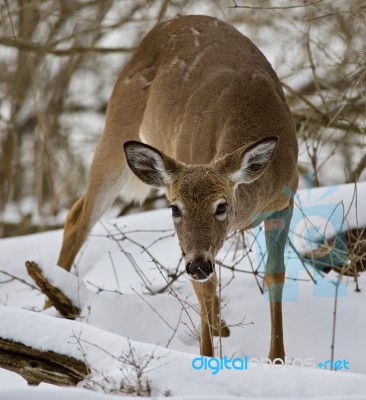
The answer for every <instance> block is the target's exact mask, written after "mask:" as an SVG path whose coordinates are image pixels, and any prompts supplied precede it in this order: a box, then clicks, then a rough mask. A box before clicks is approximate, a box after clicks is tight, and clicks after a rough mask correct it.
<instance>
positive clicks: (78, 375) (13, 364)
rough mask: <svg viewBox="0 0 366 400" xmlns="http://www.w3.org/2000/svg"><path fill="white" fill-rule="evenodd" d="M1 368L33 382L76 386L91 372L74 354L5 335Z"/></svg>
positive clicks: (0, 349)
mask: <svg viewBox="0 0 366 400" xmlns="http://www.w3.org/2000/svg"><path fill="white" fill-rule="evenodd" d="M0 368H5V369H8V370H10V371H13V372H16V373H17V374H19V375H21V376H22V377H23V378H24V379H25V380H26V381H27V382H28V384H30V385H38V384H39V383H41V382H46V383H51V384H54V385H57V386H75V385H76V384H77V383H78V382H80V381H82V380H83V379H85V377H86V376H87V375H88V373H89V370H88V367H87V366H86V365H85V363H84V362H82V361H80V360H77V359H75V358H73V357H70V356H66V355H64V354H58V353H55V352H53V351H41V350H38V349H34V348H32V347H29V346H26V345H25V344H24V343H19V342H13V341H11V340H9V339H3V338H0Z"/></svg>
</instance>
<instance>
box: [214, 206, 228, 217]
mask: <svg viewBox="0 0 366 400" xmlns="http://www.w3.org/2000/svg"><path fill="white" fill-rule="evenodd" d="M226 211H227V203H220V204H218V205H217V207H216V211H215V215H224V214H225V213H226Z"/></svg>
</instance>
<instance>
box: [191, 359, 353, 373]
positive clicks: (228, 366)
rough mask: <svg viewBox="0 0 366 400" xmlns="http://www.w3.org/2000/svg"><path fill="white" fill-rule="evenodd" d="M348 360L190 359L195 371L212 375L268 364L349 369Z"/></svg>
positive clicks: (271, 365) (272, 365) (273, 365)
mask: <svg viewBox="0 0 366 400" xmlns="http://www.w3.org/2000/svg"><path fill="white" fill-rule="evenodd" d="M349 364H350V363H349V361H347V360H335V361H332V360H326V361H323V362H318V363H317V362H316V361H315V358H313V357H307V358H304V359H302V358H290V359H289V358H287V357H285V360H281V359H279V358H276V359H275V360H273V361H271V360H270V359H269V358H263V357H260V358H249V357H248V356H244V357H237V358H233V359H229V358H227V357H226V356H224V357H222V358H216V357H211V358H209V357H204V356H200V357H196V358H194V359H193V360H192V367H193V369H195V370H196V371H199V370H205V371H211V373H212V375H217V374H218V373H219V372H220V371H223V370H229V371H231V370H237V371H246V370H248V369H249V368H252V369H255V368H257V369H258V368H263V367H264V366H265V367H267V368H268V366H270V367H273V368H278V367H281V366H284V365H286V366H292V367H294V368H296V367H300V368H301V367H310V368H316V367H318V368H321V369H330V370H338V371H340V370H349V369H350V368H349Z"/></svg>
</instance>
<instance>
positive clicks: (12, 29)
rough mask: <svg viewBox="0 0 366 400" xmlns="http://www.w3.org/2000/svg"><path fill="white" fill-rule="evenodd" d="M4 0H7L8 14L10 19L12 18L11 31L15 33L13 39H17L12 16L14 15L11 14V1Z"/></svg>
mask: <svg viewBox="0 0 366 400" xmlns="http://www.w3.org/2000/svg"><path fill="white" fill-rule="evenodd" d="M4 1H5V6H6V9H7V10H8V16H9V19H10V24H11V31H12V33H13V39H15V38H16V35H15V31H14V24H13V18H12V16H11V12H10V7H9V2H8V0H4Z"/></svg>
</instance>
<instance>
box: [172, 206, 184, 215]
mask: <svg viewBox="0 0 366 400" xmlns="http://www.w3.org/2000/svg"><path fill="white" fill-rule="evenodd" d="M170 208H171V209H172V216H173V217H175V218H178V217H181V216H182V214H181V213H180V210H179V207H178V206H170Z"/></svg>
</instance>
